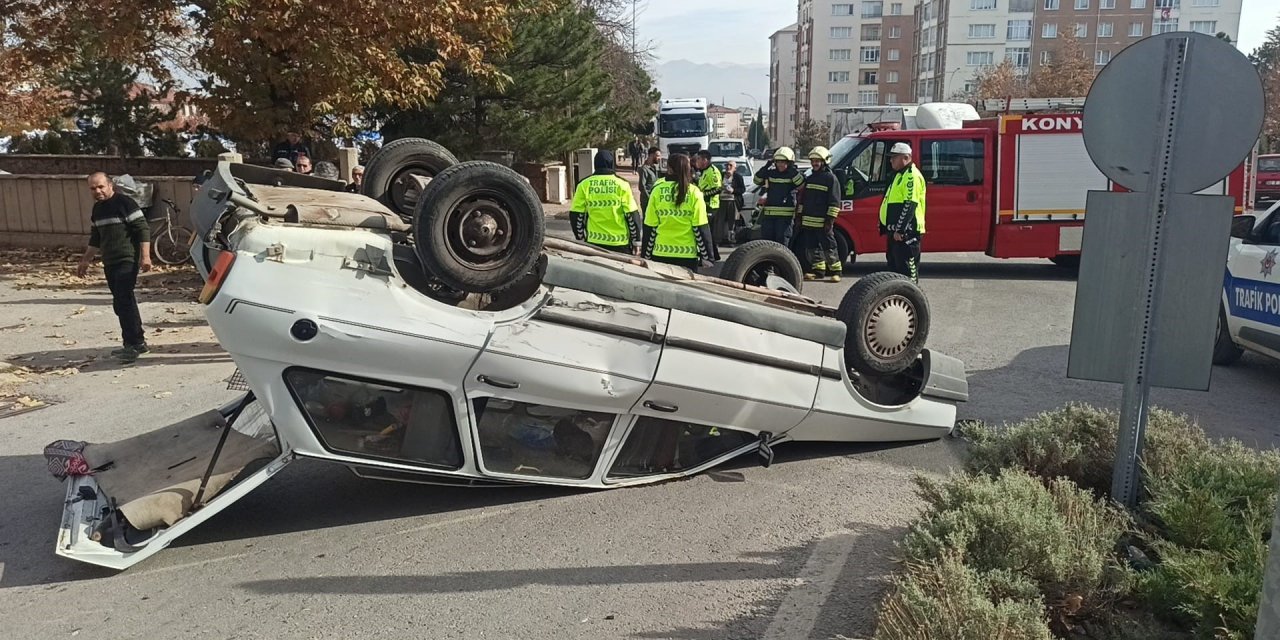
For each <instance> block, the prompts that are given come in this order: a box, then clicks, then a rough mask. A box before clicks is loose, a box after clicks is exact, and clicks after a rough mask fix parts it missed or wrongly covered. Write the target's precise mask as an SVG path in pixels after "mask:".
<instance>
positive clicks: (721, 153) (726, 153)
mask: <svg viewBox="0 0 1280 640" xmlns="http://www.w3.org/2000/svg"><path fill="white" fill-rule="evenodd" d="M707 150H708V151H710V152H711V155H713V156H717V157H721V158H740V157H742V156H745V155H747V154H746V151H745V150H744V149H743V148H742V143H741V142H712V143H711V144H710V145H708V147H707Z"/></svg>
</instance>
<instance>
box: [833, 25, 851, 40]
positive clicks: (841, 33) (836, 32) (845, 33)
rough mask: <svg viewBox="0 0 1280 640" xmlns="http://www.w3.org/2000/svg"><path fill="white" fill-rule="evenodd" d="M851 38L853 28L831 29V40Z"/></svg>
mask: <svg viewBox="0 0 1280 640" xmlns="http://www.w3.org/2000/svg"><path fill="white" fill-rule="evenodd" d="M852 37H853V27H831V39H832V40H848V39H849V38H852Z"/></svg>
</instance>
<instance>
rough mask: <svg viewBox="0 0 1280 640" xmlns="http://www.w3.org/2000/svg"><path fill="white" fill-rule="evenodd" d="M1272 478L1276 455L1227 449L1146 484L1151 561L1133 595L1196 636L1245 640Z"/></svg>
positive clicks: (1278, 467)
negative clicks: (1151, 567) (1191, 629)
mask: <svg viewBox="0 0 1280 640" xmlns="http://www.w3.org/2000/svg"><path fill="white" fill-rule="evenodd" d="M1278 478H1280V455H1277V454H1276V453H1275V452H1274V451H1271V452H1257V451H1253V450H1251V449H1247V448H1245V447H1244V446H1243V445H1241V444H1240V443H1238V442H1229V443H1225V444H1221V445H1216V446H1214V447H1212V448H1209V449H1206V450H1205V451H1203V452H1201V454H1200V455H1198V456H1188V457H1186V458H1184V459H1182V460H1180V461H1179V463H1178V464H1177V465H1176V466H1174V467H1173V468H1172V469H1170V472H1169V473H1167V474H1164V475H1152V476H1151V477H1150V478H1149V479H1148V480H1147V487H1148V490H1149V492H1150V495H1151V497H1150V499H1149V500H1148V501H1147V502H1146V503H1145V504H1144V505H1143V510H1144V512H1145V514H1146V515H1147V516H1148V517H1149V518H1150V520H1151V523H1152V528H1153V531H1152V532H1151V534H1150V535H1149V536H1148V539H1149V542H1148V544H1149V545H1150V547H1151V548H1152V550H1153V551H1154V552H1155V555H1156V557H1157V559H1158V560H1159V562H1158V564H1157V565H1156V567H1155V569H1154V570H1153V571H1151V572H1148V573H1146V574H1144V575H1143V576H1142V580H1141V581H1140V592H1141V593H1142V594H1143V595H1144V596H1145V597H1146V598H1147V599H1148V600H1149V601H1150V602H1151V603H1152V605H1153V606H1154V607H1155V608H1156V610H1163V611H1171V612H1175V617H1176V618H1177V619H1179V620H1180V621H1182V622H1185V623H1187V624H1190V625H1193V626H1194V628H1195V631H1196V632H1197V634H1198V635H1199V636H1201V637H1206V638H1223V637H1225V638H1251V637H1253V627H1254V623H1255V621H1256V620H1257V617H1258V593H1259V589H1260V587H1261V585H1262V576H1263V571H1264V568H1265V566H1266V558H1267V538H1268V536H1269V534H1270V531H1271V522H1272V516H1273V514H1274V513H1275V508H1276V489H1277V479H1278Z"/></svg>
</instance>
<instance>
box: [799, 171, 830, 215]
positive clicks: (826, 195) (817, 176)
mask: <svg viewBox="0 0 1280 640" xmlns="http://www.w3.org/2000/svg"><path fill="white" fill-rule="evenodd" d="M803 197H804V201H803V202H802V203H801V205H800V226H801V227H806V228H810V229H821V228H822V227H824V226H826V224H827V218H835V217H836V216H839V215H840V179H839V178H837V177H836V174H834V173H832V172H831V169H830V168H829V167H827V168H823V169H822V171H814V172H813V173H811V174H810V175H809V177H808V178H805V181H804V196H803Z"/></svg>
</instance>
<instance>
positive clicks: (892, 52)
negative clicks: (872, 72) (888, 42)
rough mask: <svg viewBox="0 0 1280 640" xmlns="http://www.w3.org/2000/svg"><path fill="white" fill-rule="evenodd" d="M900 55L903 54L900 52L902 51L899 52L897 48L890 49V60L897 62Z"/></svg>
mask: <svg viewBox="0 0 1280 640" xmlns="http://www.w3.org/2000/svg"><path fill="white" fill-rule="evenodd" d="M900 55H901V54H900V53H898V50H897V49H890V50H889V60H890V61H891V62H896V61H897V60H898V58H899V56H900Z"/></svg>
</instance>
